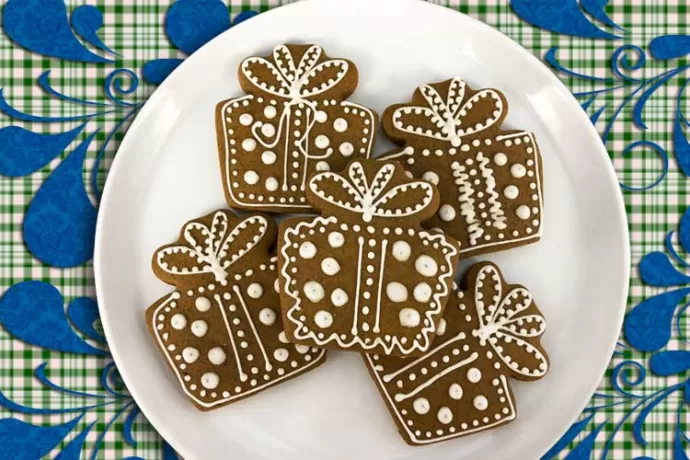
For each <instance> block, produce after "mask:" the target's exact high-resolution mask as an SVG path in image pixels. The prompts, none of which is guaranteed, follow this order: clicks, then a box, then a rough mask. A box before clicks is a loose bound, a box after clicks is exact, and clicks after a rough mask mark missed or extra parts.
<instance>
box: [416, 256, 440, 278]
mask: <svg viewBox="0 0 690 460" xmlns="http://www.w3.org/2000/svg"><path fill="white" fill-rule="evenodd" d="M414 268H415V270H417V273H419V274H420V275H422V276H429V277H431V276H436V273H438V263H436V261H435V260H434V259H433V258H432V257H429V256H427V255H426V254H422V255H421V256H419V257H417V260H415V262H414Z"/></svg>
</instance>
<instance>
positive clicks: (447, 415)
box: [436, 407, 453, 425]
mask: <svg viewBox="0 0 690 460" xmlns="http://www.w3.org/2000/svg"><path fill="white" fill-rule="evenodd" d="M436 418H437V419H438V421H439V422H441V423H443V424H444V425H448V424H449V423H451V422H452V421H453V411H451V410H450V408H448V407H442V408H440V409H439V410H438V412H437V413H436Z"/></svg>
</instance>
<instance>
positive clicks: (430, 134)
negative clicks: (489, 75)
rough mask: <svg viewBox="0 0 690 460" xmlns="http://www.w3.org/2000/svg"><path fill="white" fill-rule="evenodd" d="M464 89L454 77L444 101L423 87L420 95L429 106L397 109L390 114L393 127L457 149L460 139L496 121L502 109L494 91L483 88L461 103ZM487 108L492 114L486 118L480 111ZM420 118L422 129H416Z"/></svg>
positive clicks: (500, 115) (430, 87)
mask: <svg viewBox="0 0 690 460" xmlns="http://www.w3.org/2000/svg"><path fill="white" fill-rule="evenodd" d="M466 89H467V84H466V83H465V82H464V81H463V80H461V79H459V78H454V79H452V80H451V82H450V87H449V88H448V96H447V97H446V98H445V99H444V98H442V97H441V95H440V94H439V93H438V91H437V90H436V89H435V88H434V87H433V86H431V85H422V86H420V87H419V92H420V93H421V95H422V96H423V97H424V99H425V101H426V103H427V105H428V107H410V106H405V107H400V108H398V109H396V110H395V111H394V112H393V124H394V126H395V127H396V129H398V130H400V131H402V132H404V133H408V134H414V135H418V136H422V137H427V138H431V139H435V140H440V141H446V142H450V143H451V145H452V146H453V147H458V146H460V145H461V144H462V138H463V137H465V136H469V135H471V134H476V133H477V132H480V131H483V130H485V129H488V128H489V127H491V126H493V125H495V124H496V123H497V122H499V121H500V120H501V119H502V117H503V114H504V110H505V106H504V103H503V99H502V98H501V96H500V95H499V93H498V92H497V91H495V90H493V89H482V90H479V91H477V92H476V93H475V94H474V95H473V96H472V97H470V98H469V99H468V100H467V101H464V99H465V93H466ZM463 102H464V103H463ZM487 109H488V110H489V111H490V113H491V115H490V116H488V117H486V118H485V117H483V116H482V115H481V112H483V111H484V110H487ZM419 117H422V119H423V121H424V126H423V127H422V126H419Z"/></svg>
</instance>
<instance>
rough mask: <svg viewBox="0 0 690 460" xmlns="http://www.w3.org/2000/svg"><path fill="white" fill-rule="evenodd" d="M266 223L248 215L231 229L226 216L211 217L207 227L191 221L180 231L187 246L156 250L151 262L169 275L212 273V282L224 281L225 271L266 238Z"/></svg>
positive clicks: (219, 213) (216, 214)
mask: <svg viewBox="0 0 690 460" xmlns="http://www.w3.org/2000/svg"><path fill="white" fill-rule="evenodd" d="M267 227H268V221H267V220H266V218H265V217H263V216H251V217H248V218H246V219H244V220H243V221H241V222H240V223H239V224H237V225H236V226H235V227H234V228H232V229H230V222H229V220H228V216H227V214H226V213H224V212H221V211H218V212H216V213H215V214H214V216H213V221H212V223H211V228H208V227H207V226H206V225H204V224H203V223H201V222H198V221H192V222H189V223H187V224H186V225H185V226H184V228H183V229H182V235H181V236H182V239H184V242H186V243H187V244H180V243H179V242H178V243H174V244H171V245H168V246H165V247H163V248H161V249H159V250H158V251H157V252H156V254H155V256H154V260H155V263H156V264H157V265H158V267H160V269H161V270H163V271H164V272H165V273H168V274H170V275H173V276H179V275H181V276H188V275H203V274H212V275H213V277H214V278H215V280H216V282H219V283H221V284H223V285H225V283H226V282H227V281H226V280H227V278H228V268H229V267H230V266H231V265H232V264H234V263H235V262H237V261H238V260H239V259H240V258H241V257H242V256H244V255H245V254H246V253H248V252H249V251H251V250H252V248H254V247H255V246H256V245H257V243H258V242H259V241H260V240H261V239H262V238H263V237H264V235H266V230H267Z"/></svg>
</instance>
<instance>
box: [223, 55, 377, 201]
mask: <svg viewBox="0 0 690 460" xmlns="http://www.w3.org/2000/svg"><path fill="white" fill-rule="evenodd" d="M239 81H240V86H241V87H242V89H243V90H244V91H245V92H246V93H247V95H246V96H243V97H239V98H235V99H229V100H226V101H223V102H220V103H219V104H218V105H217V106H216V132H217V141H218V152H219V155H220V165H221V174H222V181H223V187H224V189H225V195H226V200H227V202H228V204H229V205H230V206H233V207H238V208H243V209H250V210H258V211H267V212H277V213H291V212H304V211H309V210H310V209H311V207H310V206H309V204H308V203H307V200H306V184H307V178H308V176H309V175H310V174H311V173H313V172H314V171H330V170H334V171H339V170H341V169H343V168H344V167H345V165H346V164H347V163H348V161H350V160H352V159H354V158H368V157H369V155H370V154H371V149H372V147H373V145H374V137H375V133H376V129H377V123H378V121H377V115H376V113H375V112H373V111H372V110H370V109H368V108H366V107H363V106H360V105H358V104H354V103H352V102H348V101H346V99H347V98H348V97H350V95H351V94H352V93H353V92H354V90H355V88H356V87H357V81H358V72H357V67H356V66H355V64H354V63H353V62H351V61H349V60H347V59H340V58H330V57H328V56H327V55H326V53H325V52H324V51H323V49H322V48H321V47H320V46H318V45H280V46H277V47H276V48H275V49H274V50H273V53H272V54H271V55H270V56H267V57H249V58H247V59H245V60H244V61H243V62H242V63H241V64H240V68H239Z"/></svg>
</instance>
